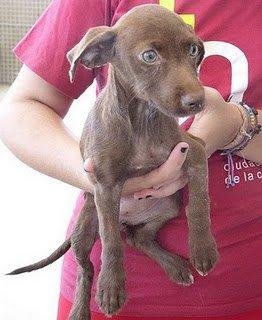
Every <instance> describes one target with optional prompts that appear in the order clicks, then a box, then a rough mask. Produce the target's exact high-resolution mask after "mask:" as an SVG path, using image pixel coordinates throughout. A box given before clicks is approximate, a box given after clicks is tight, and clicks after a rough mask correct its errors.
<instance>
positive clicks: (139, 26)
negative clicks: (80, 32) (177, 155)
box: [12, 5, 218, 320]
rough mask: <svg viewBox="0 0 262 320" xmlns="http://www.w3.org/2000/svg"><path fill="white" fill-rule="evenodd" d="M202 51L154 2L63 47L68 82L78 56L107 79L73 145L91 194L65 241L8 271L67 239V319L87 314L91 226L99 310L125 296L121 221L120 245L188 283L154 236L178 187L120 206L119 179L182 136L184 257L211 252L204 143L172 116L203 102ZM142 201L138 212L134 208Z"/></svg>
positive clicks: (185, 271) (151, 165)
mask: <svg viewBox="0 0 262 320" xmlns="http://www.w3.org/2000/svg"><path fill="white" fill-rule="evenodd" d="M203 55H204V48H203V44H202V42H201V40H200V39H199V38H198V37H197V36H196V35H195V34H194V32H193V31H192V30H191V29H190V27H188V26H187V25H186V24H185V23H184V22H183V21H182V20H181V19H180V18H179V17H178V16H177V15H175V14H173V13H172V12H170V11H169V10H167V9H165V8H162V7H161V6H158V5H143V6H139V7H136V8H134V9H133V10H131V11H130V12H128V13H127V14H126V15H124V16H123V17H122V18H121V19H120V20H119V21H118V22H117V24H116V25H115V26H113V27H98V28H93V29H91V30H89V31H88V33H87V34H86V35H85V37H84V38H83V39H82V40H81V42H80V43H79V44H77V45H76V46H75V47H74V48H73V49H72V50H71V51H70V52H69V53H68V59H69V61H70V63H71V70H70V78H71V81H72V80H73V77H74V75H75V71H76V66H77V64H78V63H81V64H83V65H84V66H86V67H87V68H95V67H99V66H102V65H104V64H106V63H110V69H109V76H108V82H107V85H106V87H105V89H104V90H103V91H102V93H101V94H100V95H99V97H98V99H97V101H96V103H95V106H94V107H93V108H92V110H91V111H90V113H89V115H88V119H87V121H86V124H85V128H84V131H83V135H82V138H81V143H80V148H81V153H82V156H83V159H84V160H85V159H87V158H91V160H92V163H93V166H94V172H93V173H92V174H91V175H90V176H91V179H92V182H93V183H94V196H93V195H91V194H88V193H86V203H85V205H84V207H83V209H82V211H81V214H80V217H79V220H78V222H77V224H76V227H75V230H74V232H73V234H72V236H71V238H70V239H68V240H67V241H66V242H65V243H64V244H63V245H62V246H61V247H60V248H59V249H58V250H56V251H55V252H54V253H53V254H52V255H51V256H50V257H49V258H47V259H45V260H43V261H41V262H39V263H36V264H34V265H31V266H28V267H25V268H21V269H18V270H16V271H14V272H13V273H12V274H17V273H21V272H25V271H32V270H36V269H39V268H41V267H44V266H46V265H47V264H50V263H51V262H53V261H55V260H56V259H57V258H59V257H60V256H61V255H62V254H64V253H65V252H66V251H67V250H68V249H69V248H70V246H72V249H73V251H74V253H75V255H76V259H77V262H78V265H79V268H78V279H77V289H76V298H75V302H74V307H73V309H72V311H71V316H70V319H71V320H73V319H75V320H76V319H89V307H88V303H89V300H90V287H91V283H92V277H93V268H92V265H91V262H90V260H89V253H90V250H91V248H92V246H93V244H94V241H95V239H96V238H97V236H98V234H99V236H100V238H101V241H102V247H103V251H102V267H101V272H100V275H99V280H98V287H97V302H98V304H99V306H100V308H101V310H102V311H103V312H104V313H106V314H108V315H112V314H115V313H116V312H117V311H118V310H119V309H120V308H121V307H122V305H123V304H124V302H125V283H124V282H125V281H124V279H125V276H124V268H123V250H122V244H121V236H120V227H119V226H120V225H122V226H124V228H125V230H126V233H127V238H128V241H129V243H130V244H132V245H133V246H135V247H136V248H138V249H139V250H141V251H143V252H144V253H145V254H147V255H148V256H149V257H151V258H152V259H154V260H156V261H157V262H158V263H159V265H160V266H161V267H162V268H163V269H164V270H165V272H166V273H167V274H168V275H169V277H170V278H171V279H172V280H173V281H174V282H176V283H178V284H180V285H190V284H192V283H193V277H192V274H191V272H190V269H189V267H188V263H187V261H186V260H185V259H183V258H182V257H180V256H177V255H170V254H169V253H168V252H166V251H164V250H163V249H161V248H160V247H159V245H158V244H157V243H156V241H155V237H156V233H157V231H158V230H159V228H161V227H162V226H163V225H164V224H165V223H166V222H167V221H168V220H170V219H172V218H174V217H176V216H177V215H178V212H179V208H180V205H181V200H180V193H179V192H178V193H176V194H175V195H173V196H170V197H168V198H166V199H163V200H161V201H162V202H161V203H162V204H161V205H160V206H159V205H156V200H155V199H145V200H142V201H140V202H139V204H138V201H136V200H133V199H132V198H131V197H130V198H129V200H125V201H122V202H121V205H120V198H121V192H122V188H123V185H124V182H125V181H126V180H127V179H128V178H130V177H134V176H140V175H143V174H145V173H147V172H150V171H151V170H153V169H155V168H157V167H159V166H160V165H161V164H162V163H163V162H164V161H166V159H167V158H168V156H169V154H170V152H171V150H172V149H173V148H174V146H175V145H176V144H177V143H179V142H181V141H185V142H187V143H188V144H189V151H188V156H187V159H186V161H185V163H184V165H183V169H184V171H185V174H186V175H187V177H188V181H189V182H188V188H189V204H188V207H187V218H188V226H189V247H190V260H191V262H192V264H193V266H194V267H195V268H196V269H197V271H198V272H199V273H200V274H202V275H204V274H207V273H208V272H209V271H210V270H211V269H212V268H213V267H214V265H215V263H216V261H217V259H218V253H217V249H216V244H215V241H214V239H213V236H212V234H211V232H210V220H209V196H208V186H207V180H208V178H207V161H206V155H205V149H204V146H203V143H202V142H201V141H200V140H199V139H197V138H194V137H193V136H191V135H189V134H187V133H185V132H183V131H181V129H180V127H179V125H178V124H177V121H176V117H178V116H187V115H191V114H194V113H197V112H199V111H201V110H202V109H203V106H204V90H203V87H202V86H201V84H200V83H199V81H198V78H197V67H198V66H199V64H200V62H201V60H202V58H203ZM134 208H135V209H134ZM146 208H149V209H148V210H147V211H146V213H145V214H137V211H139V212H142V210H143V209H146ZM119 221H120V223H119ZM98 226H99V230H98ZM87 302H88V303H87Z"/></svg>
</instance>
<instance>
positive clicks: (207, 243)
mask: <svg viewBox="0 0 262 320" xmlns="http://www.w3.org/2000/svg"><path fill="white" fill-rule="evenodd" d="M218 258H219V255H218V251H217V246H216V242H215V240H214V238H213V237H212V235H208V236H206V237H198V238H196V237H195V238H194V240H191V241H190V260H191V263H192V264H193V266H194V267H195V269H196V271H197V272H198V273H199V274H200V275H201V276H206V275H207V274H208V273H209V272H210V271H211V270H212V269H213V268H214V266H215V265H216V263H217V262H218Z"/></svg>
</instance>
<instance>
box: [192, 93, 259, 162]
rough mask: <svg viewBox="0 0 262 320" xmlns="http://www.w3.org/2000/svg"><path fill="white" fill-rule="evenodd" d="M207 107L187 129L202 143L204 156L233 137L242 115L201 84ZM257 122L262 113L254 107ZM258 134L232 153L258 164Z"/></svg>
mask: <svg viewBox="0 0 262 320" xmlns="http://www.w3.org/2000/svg"><path fill="white" fill-rule="evenodd" d="M205 95H206V101H207V107H206V108H205V110H203V111H202V112H201V113H200V114H197V115H196V116H195V119H194V121H193V123H192V125H191V127H190V128H189V130H188V132H190V133H191V134H193V135H195V136H197V137H199V138H201V139H202V140H203V141H204V142H205V143H206V151H207V154H208V156H210V155H211V154H212V153H214V152H215V151H216V150H221V149H223V147H224V146H226V145H227V144H229V143H230V142H231V141H233V140H234V138H235V137H236V135H237V134H238V132H239V129H240V127H241V126H242V123H243V119H242V116H241V114H240V112H239V110H238V108H237V107H236V105H235V104H234V103H229V102H226V101H224V99H223V97H222V96H221V95H220V93H219V92H218V91H217V90H215V89H213V88H209V87H205ZM258 123H260V124H261V123H262V112H261V110H258ZM261 145H262V135H261V134H258V135H255V136H254V138H253V139H252V140H250V141H249V143H248V144H247V146H246V147H245V148H244V149H243V150H241V151H239V152H237V153H236V155H238V156H240V157H242V158H245V159H248V160H251V161H254V162H256V163H260V164H262V148H261Z"/></svg>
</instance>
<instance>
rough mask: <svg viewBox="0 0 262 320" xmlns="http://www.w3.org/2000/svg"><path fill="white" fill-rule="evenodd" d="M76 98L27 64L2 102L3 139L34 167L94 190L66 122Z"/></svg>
mask: <svg viewBox="0 0 262 320" xmlns="http://www.w3.org/2000/svg"><path fill="white" fill-rule="evenodd" d="M72 101H73V99H71V98H68V97H66V96H65V95H63V94H62V93H60V92H59V91H57V90H56V89H55V88H54V87H52V86H51V85H50V84H48V83H47V82H45V81H44V80H42V79H41V78H40V77H39V76H37V75H36V74H35V73H34V72H32V71H31V70H30V69H28V68H27V67H26V66H23V68H22V69H21V71H20V73H19V75H18V77H17V79H16V80H15V82H14V83H13V85H12V86H11V88H10V89H9V91H8V93H7V95H6V97H5V98H4V99H3V101H2V102H1V105H0V138H1V139H2V140H3V142H4V143H5V144H6V145H7V147H8V148H9V149H10V150H11V151H12V152H13V153H14V154H15V155H16V156H17V157H18V158H19V159H20V160H22V161H23V162H24V163H26V164H27V165H29V166H31V167H32V168H34V169H36V170H38V171H40V172H42V173H44V174H46V175H49V176H51V177H54V178H56V179H59V180H62V181H64V182H66V183H69V184H71V185H73V186H75V187H78V188H81V189H84V190H91V189H92V186H91V184H90V182H89V181H88V179H87V176H86V174H85V172H84V171H83V170H82V158H81V155H80V151H79V148H78V141H77V139H76V138H75V137H74V136H73V135H72V133H71V132H70V131H69V130H68V128H66V126H65V125H64V123H63V121H62V118H63V117H64V116H65V114H66V113H67V111H68V109H69V107H70V105H71V103H72Z"/></svg>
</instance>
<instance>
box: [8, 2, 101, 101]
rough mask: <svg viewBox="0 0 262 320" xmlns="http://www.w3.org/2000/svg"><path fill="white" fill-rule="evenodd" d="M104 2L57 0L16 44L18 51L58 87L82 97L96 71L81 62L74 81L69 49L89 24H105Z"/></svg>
mask: <svg viewBox="0 0 262 320" xmlns="http://www.w3.org/2000/svg"><path fill="white" fill-rule="evenodd" d="M104 3H105V2H104V1H97V0H53V1H52V2H51V4H50V5H49V6H48V7H47V9H46V10H45V11H44V13H43V14H42V16H41V17H40V18H39V19H38V21H37V22H36V23H35V25H34V26H33V27H32V28H31V30H30V31H29V32H28V33H27V34H26V35H25V37H24V38H23V39H22V40H21V41H20V42H19V43H18V44H17V46H16V47H15V48H14V50H13V51H14V53H15V55H16V56H17V57H18V59H19V60H20V61H21V62H22V63H24V64H25V65H26V66H27V67H28V68H30V69H31V70H32V71H33V72H34V73H36V74H37V75H39V76H40V77H41V78H42V79H44V80H45V81H47V82H48V83H50V84H51V85H52V86H54V87H55V88H56V89H57V90H59V91H60V92H62V93H63V94H65V95H66V96H69V97H71V98H74V99H75V98H78V97H79V96H80V95H81V94H82V93H83V92H84V91H85V89H86V88H87V87H88V86H89V85H90V84H91V83H92V82H93V80H94V72H93V70H87V69H85V68H84V67H83V66H79V67H78V70H77V75H76V77H75V81H74V83H70V81H69V77H68V71H69V68H70V66H69V63H68V61H67V58H66V53H67V52H68V51H69V50H70V49H71V48H72V47H73V46H74V45H75V44H76V43H78V42H79V41H80V39H81V38H82V37H83V36H84V35H85V33H86V32H87V30H88V29H89V28H91V27H95V26H99V25H105V22H106V12H105V10H106V7H105V5H104Z"/></svg>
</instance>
